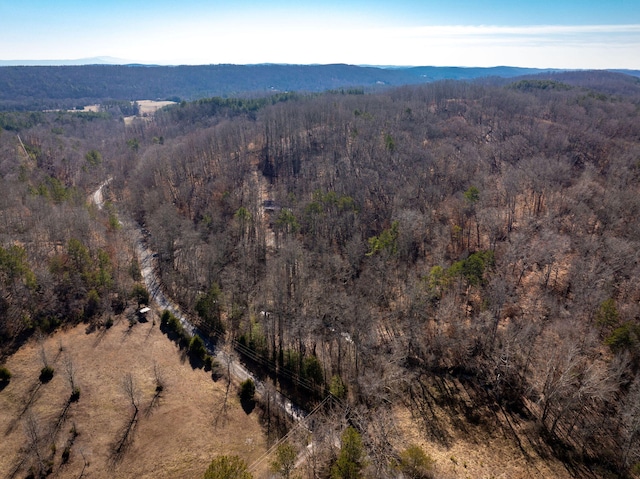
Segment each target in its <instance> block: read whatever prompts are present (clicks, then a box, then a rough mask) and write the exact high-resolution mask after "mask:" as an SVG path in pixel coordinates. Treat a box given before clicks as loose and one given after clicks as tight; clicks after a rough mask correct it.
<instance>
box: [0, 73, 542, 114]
mask: <svg viewBox="0 0 640 479" xmlns="http://www.w3.org/2000/svg"><path fill="white" fill-rule="evenodd" d="M542 71H543V70H536V69H532V68H512V67H496V68H442V67H412V68H391V69H387V68H377V67H359V66H355V65H342V64H336V65H269V64H266V65H197V66H189V65H182V66H144V65H81V66H5V67H0V110H13V109H18V110H38V109H39V110H42V109H62V108H75V107H78V106H80V107H81V106H84V105H88V104H94V103H103V102H105V101H107V100H120V101H122V100H130V101H133V100H142V99H151V100H155V99H172V100H176V99H177V100H197V99H200V98H206V97H211V96H222V97H237V96H239V95H249V96H256V95H257V96H261V95H265V94H269V93H273V92H286V91H306V92H320V91H326V90H331V89H343V88H347V89H348V88H367V89H372V88H378V89H379V88H381V87H384V86H399V85H406V84H416V83H426V82H431V81H435V80H442V79H466V80H468V79H473V78H480V77H506V78H509V77H514V76H517V75H525V74H535V73H540V72H542Z"/></svg>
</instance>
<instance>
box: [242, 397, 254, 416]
mask: <svg viewBox="0 0 640 479" xmlns="http://www.w3.org/2000/svg"><path fill="white" fill-rule="evenodd" d="M240 405H241V406H242V410H243V411H244V412H245V413H246V414H251V413H252V412H253V410H254V409H255V408H256V400H255V399H253V398H250V399H249V398H240Z"/></svg>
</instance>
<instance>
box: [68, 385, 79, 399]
mask: <svg viewBox="0 0 640 479" xmlns="http://www.w3.org/2000/svg"><path fill="white" fill-rule="evenodd" d="M78 399H80V388H79V387H75V388H73V391H71V397H70V398H69V401H71V402H77V401H78Z"/></svg>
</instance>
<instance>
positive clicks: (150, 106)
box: [137, 100, 176, 115]
mask: <svg viewBox="0 0 640 479" xmlns="http://www.w3.org/2000/svg"><path fill="white" fill-rule="evenodd" d="M137 103H138V105H139V106H140V115H152V114H153V113H155V112H156V111H158V110H159V109H160V108H163V107H165V106H167V105H175V104H176V102H175V101H155V100H138V101H137Z"/></svg>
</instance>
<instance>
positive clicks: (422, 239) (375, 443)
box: [0, 72, 640, 477]
mask: <svg viewBox="0 0 640 479" xmlns="http://www.w3.org/2000/svg"><path fill="white" fill-rule="evenodd" d="M7 115H8V116H7ZM3 118H5V121H9V120H10V125H11V127H10V128H7V129H6V130H5V131H2V130H0V176H1V180H0V181H1V183H2V189H3V191H4V194H3V196H2V200H1V201H2V206H1V208H0V215H1V219H0V248H1V249H0V287H1V288H2V295H1V297H0V301H2V311H3V316H2V320H1V322H0V342H1V343H0V346H1V347H2V348H3V351H4V352H5V354H8V353H9V352H10V351H12V350H14V349H15V348H16V347H19V345H20V344H21V342H22V341H24V339H25V338H26V337H28V336H29V335H32V334H35V333H37V332H44V333H47V332H50V331H52V330H54V329H55V328H57V327H60V326H63V325H64V324H71V323H77V322H80V321H86V322H89V323H92V324H95V325H96V327H100V325H101V324H102V323H103V322H104V321H106V318H108V317H109V316H110V315H112V314H114V313H117V312H118V311H122V310H124V308H125V307H126V305H127V302H128V301H131V291H135V290H136V284H138V285H139V284H141V283H140V282H139V281H140V272H139V267H138V265H137V263H136V260H135V255H134V254H133V245H132V242H131V238H130V236H128V231H127V230H128V228H129V227H128V223H127V222H128V221H131V222H132V223H133V224H135V225H137V227H139V228H141V229H142V231H144V233H145V235H146V236H145V237H146V241H147V243H148V245H149V247H150V248H151V249H152V250H153V251H155V252H156V253H157V260H158V271H159V274H160V275H161V278H162V283H163V288H164V289H165V290H166V291H167V293H168V295H169V296H170V297H172V298H173V299H174V300H175V301H177V302H179V304H180V305H181V307H182V308H183V309H184V310H185V311H187V312H188V313H190V315H191V316H192V317H193V318H194V321H196V322H197V323H198V324H199V326H200V327H201V328H202V330H203V331H206V332H208V333H210V334H211V335H212V337H217V338H219V339H220V340H225V341H227V342H228V343H229V344H233V345H235V347H236V349H237V350H238V352H239V353H240V354H241V356H242V357H243V358H244V360H245V361H246V362H247V364H248V365H249V366H250V367H251V368H253V369H254V370H256V371H259V372H261V374H263V375H264V376H265V377H272V378H274V379H276V380H277V381H276V384H277V385H278V387H280V388H281V389H282V390H283V391H284V392H286V394H287V395H289V396H291V397H293V398H295V400H296V401H298V402H299V403H300V404H302V405H303V406H304V407H306V408H307V409H308V410H311V409H312V408H313V407H314V405H316V404H318V403H320V402H321V401H322V400H323V399H324V398H325V397H326V396H327V394H328V393H330V394H331V395H332V397H334V398H335V400H336V401H337V402H338V403H340V404H342V405H343V406H344V405H348V411H349V413H348V415H347V416H348V420H349V423H350V424H351V426H353V427H352V428H350V429H347V431H351V430H353V432H354V433H355V434H357V435H358V437H361V438H362V447H363V448H364V451H365V452H366V456H367V460H366V461H365V462H363V463H362V464H361V466H362V468H364V469H365V470H366V477H397V474H398V472H397V463H398V460H399V459H398V458H400V459H402V457H403V456H402V454H403V452H402V451H398V450H397V449H396V445H395V444H394V443H393V440H392V437H393V434H394V430H395V429H394V428H395V426H394V424H393V421H392V418H393V417H394V414H393V410H394V408H395V407H397V406H398V405H402V407H405V408H407V409H408V410H409V411H410V412H411V414H412V418H413V420H414V421H415V422H416V423H417V424H418V425H419V426H418V427H419V428H420V431H421V434H422V435H423V436H424V437H425V438H428V439H429V440H431V441H435V442H439V443H442V444H446V443H447V441H448V440H449V432H448V429H447V427H446V425H445V421H444V420H443V418H442V416H441V415H439V414H435V413H434V411H435V410H436V409H437V410H440V409H444V410H446V411H449V412H450V414H451V416H452V417H454V416H456V417H463V418H464V420H463V421H462V423H461V424H459V423H456V424H458V425H457V427H460V428H464V427H465V426H464V423H465V422H466V423H469V424H475V425H478V424H480V425H485V426H486V427H496V424H500V427H503V428H504V429H505V431H508V434H513V435H514V437H515V439H514V440H515V441H518V442H520V441H522V442H527V443H528V444H529V443H530V444H531V445H533V448H534V450H536V451H538V453H539V454H540V455H543V454H553V455H554V456H555V457H557V458H559V459H560V460H562V461H564V462H565V464H566V465H567V467H568V469H569V470H570V471H571V473H572V475H574V476H576V477H604V476H607V475H610V476H611V477H618V476H622V477H624V476H629V475H633V474H634V473H635V474H638V473H640V287H639V286H638V282H637V278H638V277H640V265H639V263H638V260H639V259H640V258H639V253H638V252H639V251H640V244H639V241H640V239H639V238H640V229H639V228H640V226H639V223H638V221H637V220H638V218H639V217H640V197H639V196H638V186H639V181H640V81H638V79H636V78H634V77H631V76H627V75H623V74H614V73H604V72H595V73H593V72H592V73H586V72H585V73H556V74H552V75H546V76H535V77H527V78H518V79H512V80H509V81H507V80H501V81H499V82H498V81H495V82H493V83H492V82H489V81H484V82H482V83H468V82H460V81H442V82H435V83H430V84H425V85H418V86H404V87H399V88H394V89H386V90H383V91H378V92H374V93H367V94H364V92H362V91H349V90H346V91H345V90H342V91H334V92H329V93H323V94H308V95H304V94H296V95H294V94H289V95H280V96H274V97H271V98H269V99H267V100H264V99H253V100H248V99H247V100H242V101H240V100H223V99H220V98H211V99H206V100H199V101H196V102H192V103H186V102H183V103H181V104H179V105H176V106H173V107H168V108H165V109H163V110H160V111H158V112H157V113H156V115H155V116H154V117H153V119H152V120H149V121H141V122H135V123H133V124H132V125H130V126H125V125H124V123H123V122H122V119H121V117H120V116H118V115H117V114H115V113H113V112H103V113H99V114H90V113H63V112H50V113H46V112H44V113H43V112H40V113H28V112H13V113H10V114H9V113H7V114H5V117H3ZM107 180H108V181H109V182H108V185H107V186H106V187H105V194H107V196H108V199H109V201H108V202H107V204H106V207H105V208H104V209H103V210H98V209H97V208H96V207H95V206H92V205H88V203H87V196H88V195H89V194H90V193H91V192H92V191H93V190H95V189H96V188H97V186H98V185H100V184H102V183H103V182H105V181H107ZM119 218H122V219H123V221H122V222H121V221H120V219H119ZM125 218H126V220H125ZM514 423H525V424H528V425H529V427H528V428H526V429H525V432H522V430H520V431H518V432H516V431H515V430H514V428H513V426H512V424H514ZM327 441H331V439H330V438H329V439H327ZM521 447H522V446H521ZM318 451H319V452H318V455H319V458H318V464H319V466H318V468H317V469H314V471H313V474H314V475H310V476H309V477H329V476H330V475H331V474H335V470H336V467H337V466H335V464H338V463H339V461H340V457H338V458H336V457H335V456H332V455H331V454H330V453H326V455H322V451H323V449H321V448H318ZM405 453H406V451H405ZM336 460H337V461H338V462H337V463H336V462H335V461H336ZM452 460H453V459H452ZM400 462H402V461H400ZM332 464H333V466H332ZM394 465H395V466H394ZM404 474H405V476H404V477H429V476H427V475H424V474H427V472H424V471H423V472H421V474H423V475H410V473H409V472H407V471H405V472H404ZM416 474H417V473H416ZM429 474H435V472H430V473H429ZM332 477H343V476H335V475H333V476H332ZM344 477H347V476H344ZM348 477H356V476H348Z"/></svg>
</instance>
